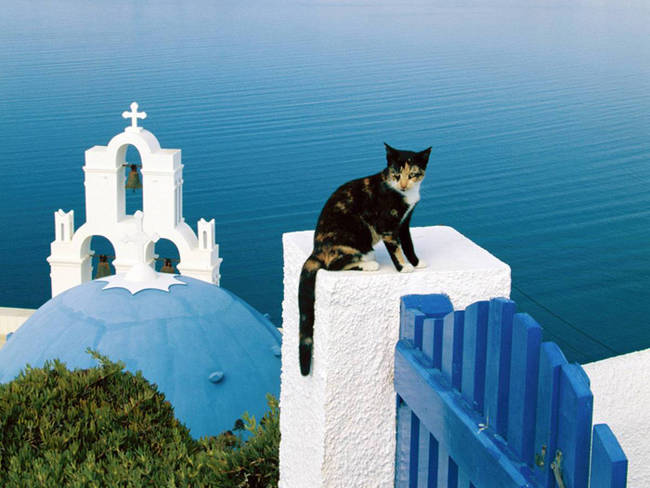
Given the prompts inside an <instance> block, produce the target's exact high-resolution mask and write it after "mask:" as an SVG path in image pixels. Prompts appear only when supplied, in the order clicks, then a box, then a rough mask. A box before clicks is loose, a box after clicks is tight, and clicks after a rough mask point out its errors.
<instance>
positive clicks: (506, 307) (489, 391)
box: [485, 298, 515, 438]
mask: <svg viewBox="0 0 650 488" xmlns="http://www.w3.org/2000/svg"><path fill="white" fill-rule="evenodd" d="M514 314H515V303H514V302H513V301H511V300H507V299H505V298H495V299H493V300H490V312H489V316H488V331H487V360H486V373H485V419H486V422H487V423H488V424H489V425H490V426H491V427H492V428H493V429H494V430H495V431H496V433H497V434H499V435H500V436H502V437H504V438H505V437H506V434H507V429H508V391H509V385H510V354H511V347H512V319H513V316H514Z"/></svg>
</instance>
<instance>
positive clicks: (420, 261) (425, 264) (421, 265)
mask: <svg viewBox="0 0 650 488" xmlns="http://www.w3.org/2000/svg"><path fill="white" fill-rule="evenodd" d="M427 266H429V265H428V264H427V262H426V261H424V260H422V259H420V260H418V264H417V266H416V268H417V269H421V268H426V267H427Z"/></svg>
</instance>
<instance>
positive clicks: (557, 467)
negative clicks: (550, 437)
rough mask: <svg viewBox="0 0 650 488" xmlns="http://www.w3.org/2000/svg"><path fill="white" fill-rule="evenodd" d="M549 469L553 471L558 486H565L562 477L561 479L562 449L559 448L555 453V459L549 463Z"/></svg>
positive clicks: (563, 487)
mask: <svg viewBox="0 0 650 488" xmlns="http://www.w3.org/2000/svg"><path fill="white" fill-rule="evenodd" d="M551 471H553V476H555V482H556V483H557V486H558V488H566V486H565V484H564V479H562V451H560V450H559V449H558V450H557V452H556V453H555V459H554V460H553V462H552V463H551Z"/></svg>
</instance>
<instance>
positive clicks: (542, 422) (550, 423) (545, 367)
mask: <svg viewBox="0 0 650 488" xmlns="http://www.w3.org/2000/svg"><path fill="white" fill-rule="evenodd" d="M566 362H567V361H566V359H565V357H564V354H562V351H561V350H560V348H559V347H558V345H557V344H555V343H554V342H544V343H542V345H541V347H540V354H539V376H538V378H539V381H538V388H537V409H536V413H535V417H536V419H537V420H536V422H535V444H534V451H535V453H534V456H535V457H536V459H537V460H538V461H539V464H541V466H539V465H538V464H537V462H536V464H535V467H534V468H533V469H534V478H535V480H536V481H537V483H538V484H539V486H541V487H542V488H553V487H554V486H555V481H554V479H553V473H551V470H550V466H551V462H552V460H553V456H554V455H555V449H556V447H557V415H558V399H559V394H560V367H561V366H562V365H563V364H566ZM542 453H544V454H543V455H542Z"/></svg>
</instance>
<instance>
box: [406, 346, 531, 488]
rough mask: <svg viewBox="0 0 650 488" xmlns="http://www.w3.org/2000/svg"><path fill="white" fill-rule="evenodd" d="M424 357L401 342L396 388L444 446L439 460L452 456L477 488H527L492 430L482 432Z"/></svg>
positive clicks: (474, 417)
mask: <svg viewBox="0 0 650 488" xmlns="http://www.w3.org/2000/svg"><path fill="white" fill-rule="evenodd" d="M421 357H422V354H421V353H420V352H419V351H416V350H414V349H413V347H412V346H411V345H409V343H408V342H407V341H399V342H398V344H397V347H396V351H395V389H396V391H397V393H398V394H399V395H400V397H401V398H403V399H404V400H405V401H406V402H407V403H408V405H409V406H410V407H411V408H412V409H413V411H414V412H416V413H417V416H418V418H419V419H420V422H421V423H422V424H424V426H425V427H426V428H427V430H428V431H429V432H431V434H433V436H434V437H435V438H436V439H437V440H438V441H439V446H438V449H439V460H441V459H444V456H443V452H442V451H443V450H444V451H446V455H447V456H451V457H452V458H453V459H454V461H455V463H456V464H457V466H458V467H459V468H460V469H461V470H463V471H465V472H466V473H467V475H468V476H469V477H470V478H471V479H472V480H473V482H474V483H475V485H476V486H477V487H482V486H485V487H491V486H498V487H500V488H514V487H523V486H526V485H527V484H528V481H527V479H526V477H525V476H524V474H522V473H521V472H520V471H519V469H518V468H517V467H515V466H514V465H513V462H512V459H510V458H509V455H508V454H507V453H504V452H503V451H502V450H501V449H499V447H498V445H497V444H496V443H495V439H494V438H493V437H492V435H491V434H490V433H489V432H488V431H485V430H480V429H478V423H479V422H480V418H479V417H478V415H477V414H476V413H475V412H473V411H471V410H470V409H469V408H467V407H466V406H465V405H464V403H463V402H461V400H460V399H461V397H460V394H459V393H458V392H456V391H455V390H453V389H452V388H451V387H450V386H449V384H448V382H447V381H446V380H445V379H444V377H443V375H442V373H441V372H440V371H438V370H436V369H431V368H427V367H425V366H424V365H423V364H422V362H421ZM443 446H444V448H443ZM444 467H445V466H440V469H439V471H445V470H444V469H443V468H444ZM446 467H447V474H448V466H446ZM445 481H446V480H445ZM443 486H444V485H443ZM439 487H440V485H439Z"/></svg>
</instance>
